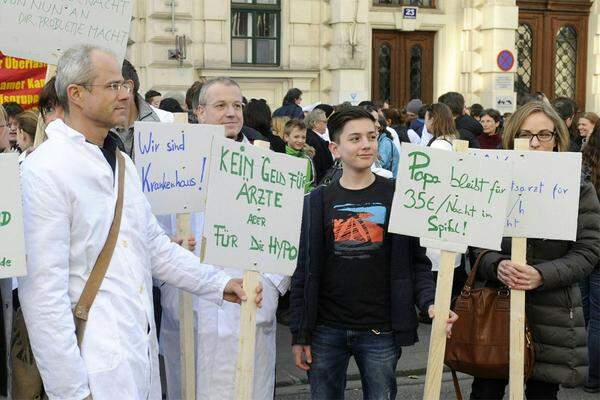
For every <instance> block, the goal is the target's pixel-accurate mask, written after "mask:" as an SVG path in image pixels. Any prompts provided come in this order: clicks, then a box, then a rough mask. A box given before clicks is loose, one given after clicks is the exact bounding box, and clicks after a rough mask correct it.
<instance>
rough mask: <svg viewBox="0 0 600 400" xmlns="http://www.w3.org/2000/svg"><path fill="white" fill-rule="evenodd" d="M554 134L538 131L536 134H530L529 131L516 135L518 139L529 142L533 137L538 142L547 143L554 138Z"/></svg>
mask: <svg viewBox="0 0 600 400" xmlns="http://www.w3.org/2000/svg"><path fill="white" fill-rule="evenodd" d="M554 135H556V133H554V132H552V131H540V132H538V133H531V132H529V131H521V132H519V134H518V135H517V138H519V139H527V140H529V141H530V142H531V140H532V139H533V138H534V137H535V138H536V139H537V140H538V141H539V142H549V141H551V140H552V138H554Z"/></svg>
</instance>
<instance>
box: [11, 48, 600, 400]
mask: <svg viewBox="0 0 600 400" xmlns="http://www.w3.org/2000/svg"><path fill="white" fill-rule="evenodd" d="M139 91H140V81H139V78H138V75H137V72H136V70H135V68H134V66H133V65H132V64H131V63H129V62H128V61H127V60H125V61H124V62H123V64H122V65H119V64H118V63H117V61H116V59H115V57H114V55H112V53H110V52H109V51H106V50H104V49H101V48H97V47H92V46H79V47H76V48H72V49H69V50H67V51H65V53H64V54H63V56H62V57H61V59H60V61H59V64H58V68H57V73H56V76H55V77H53V78H52V79H49V80H48V82H47V83H46V85H45V87H44V88H43V90H42V92H41V94H40V103H39V109H38V110H23V108H22V107H21V106H19V105H18V104H16V103H5V104H3V105H2V106H0V153H11V152H18V153H20V156H19V163H20V167H21V185H22V195H23V206H24V223H25V238H26V248H27V268H28V275H27V276H25V277H22V278H19V279H18V280H17V279H6V280H3V281H2V282H0V288H1V289H2V291H1V295H2V303H3V307H1V310H2V312H3V316H2V318H0V323H2V324H3V326H2V327H1V328H2V329H0V334H1V335H3V338H2V339H3V340H0V343H1V344H2V345H1V346H0V350H1V351H0V357H1V358H2V360H3V361H4V362H2V363H1V365H0V390H1V391H0V395H4V396H10V397H11V398H14V399H22V398H23V399H25V398H43V397H44V396H47V397H48V398H49V399H91V398H94V399H111V400H112V399H114V398H119V399H124V398H127V399H161V398H162V394H161V393H162V392H163V390H161V385H166V390H165V392H166V394H167V399H170V400H173V399H179V398H181V370H180V362H179V359H180V350H179V345H180V343H179V297H178V294H179V290H180V289H181V290H186V291H189V292H191V293H193V294H194V295H195V296H194V305H193V307H194V332H195V337H196V346H195V348H196V354H195V361H196V378H197V389H196V398H198V399H228V398H233V396H234V393H235V369H236V359H237V354H238V334H239V324H240V307H239V305H238V304H237V303H240V302H241V301H245V300H246V292H245V291H244V288H243V287H242V280H241V276H242V271H240V270H235V269H222V268H218V267H215V266H211V265H206V264H201V263H200V261H199V258H198V257H197V255H198V254H199V246H196V240H198V239H199V238H200V237H201V236H202V232H203V225H204V215H203V213H195V214H192V216H191V217H192V218H191V224H192V232H193V235H192V236H191V237H186V238H181V237H178V236H177V229H176V219H175V216H174V215H156V216H155V215H152V213H151V210H150V207H149V205H148V202H147V201H146V200H145V198H144V195H143V193H142V191H141V185H140V183H139V178H138V176H137V171H136V169H135V166H134V163H133V162H134V161H135V149H136V146H135V143H134V142H135V136H134V123H135V122H136V121H154V122H165V123H169V122H173V121H174V116H173V113H180V112H184V113H187V115H188V121H189V123H201V124H217V125H223V126H224V128H225V136H226V137H227V138H228V139H231V140H234V141H237V142H242V143H253V142H254V141H256V140H262V141H267V142H269V144H270V148H271V150H272V151H274V152H278V153H282V154H286V155H288V156H292V157H298V158H301V159H303V160H306V177H307V179H306V182H305V192H306V194H307V195H306V196H305V199H304V209H303V218H302V221H301V223H302V226H301V235H300V245H299V256H298V262H297V268H296V271H295V273H294V275H293V276H292V277H291V278H290V277H285V276H282V275H276V274H266V273H264V274H261V280H260V282H261V283H260V285H259V287H258V288H257V293H258V295H257V300H256V301H257V303H258V305H259V306H260V307H259V309H258V312H257V318H256V323H257V333H256V357H255V377H254V392H253V396H252V398H253V399H272V398H273V396H274V389H275V388H274V384H275V355H276V351H289V350H288V349H281V348H279V349H277V348H276V342H275V338H276V336H275V331H276V329H277V322H281V323H284V324H286V325H289V327H290V329H291V333H292V336H293V342H292V343H291V345H292V347H291V351H292V353H293V356H294V360H295V364H296V366H297V367H298V368H300V369H302V370H305V371H306V372H307V375H308V381H309V384H310V388H311V397H312V398H313V399H341V398H344V391H345V386H346V370H347V368H348V362H349V359H350V358H351V357H354V359H355V360H356V363H357V365H358V367H359V370H360V374H361V381H362V389H363V393H364V397H365V398H369V399H384V398H385V399H389V398H395V396H396V393H397V387H396V376H395V370H396V367H397V364H398V362H399V360H400V358H401V354H402V347H404V346H411V345H413V344H414V343H415V342H416V341H417V340H418V337H417V327H418V324H419V323H431V319H432V318H435V317H436V313H435V306H434V297H435V279H436V271H437V270H438V269H439V264H440V252H439V251H438V250H436V249H429V248H423V247H421V246H420V244H419V239H418V238H414V237H408V236H403V235H397V234H392V233H390V232H388V229H387V227H388V222H389V217H390V210H391V204H392V199H393V196H394V189H395V184H394V179H395V178H396V176H397V175H398V165H399V161H400V159H401V157H402V154H403V152H402V148H403V146H404V144H406V143H412V144H414V145H419V146H424V147H426V146H428V147H433V148H437V149H442V150H448V151H451V150H452V143H453V141H454V140H457V139H460V140H466V141H468V142H469V147H474V148H483V149H512V148H513V144H514V140H515V139H516V138H525V139H529V148H530V150H533V151H556V152H559V151H560V152H562V151H574V152H581V153H582V158H583V165H582V171H581V191H580V192H581V193H580V200H579V216H578V225H577V226H578V229H577V238H576V240H575V241H573V242H567V241H553V240H528V251H527V263H526V264H518V263H515V262H512V261H510V251H511V246H510V239H507V238H505V239H504V240H503V243H502V250H501V251H494V252H486V253H485V255H483V256H482V257H481V265H480V268H479V270H478V279H480V280H481V281H482V282H485V284H486V285H491V286H500V285H505V286H507V287H509V288H512V289H519V290H526V291H527V300H526V309H527V317H528V319H529V324H530V327H531V330H532V336H533V341H534V343H535V350H536V352H535V357H536V363H535V369H534V372H533V375H532V376H531V377H530V378H529V379H528V381H527V382H526V395H527V397H528V398H529V399H556V398H557V393H558V392H559V390H560V385H563V386H568V387H573V386H578V385H583V386H584V388H585V390H587V391H590V392H599V391H600V269H599V265H600V203H599V201H598V198H599V196H600V123H598V121H599V117H598V115H596V114H595V113H593V112H584V111H583V110H580V109H579V107H578V105H577V104H576V103H575V102H574V101H573V100H571V99H568V98H557V99H554V100H552V101H549V100H548V99H547V98H546V97H545V96H543V95H542V94H537V95H531V96H525V97H524V98H523V99H521V101H520V104H519V106H518V108H517V109H516V111H515V112H514V113H512V114H501V113H500V112H499V111H498V110H495V109H493V108H487V109H486V108H484V107H483V106H482V105H480V104H473V105H471V106H470V107H468V106H467V105H466V104H465V99H464V97H463V96H462V95H461V94H460V93H457V92H448V93H445V94H443V95H441V96H440V97H439V98H438V99H437V102H435V103H432V104H425V103H423V102H422V101H421V99H413V100H411V101H410V102H408V103H407V104H405V105H397V106H398V107H394V106H392V105H390V103H389V101H385V102H382V103H379V102H376V101H369V100H364V101H361V102H360V103H359V104H358V105H352V104H350V103H342V104H337V105H329V104H318V105H312V106H310V107H302V94H303V93H302V91H301V90H299V89H297V88H293V89H290V90H289V91H288V92H287V94H286V95H285V97H284V98H283V101H282V104H281V106H280V107H277V108H276V109H275V110H274V111H271V107H270V105H269V104H268V102H267V101H265V100H264V99H255V98H251V99H249V100H248V99H246V98H245V97H244V95H243V93H242V90H241V88H240V86H239V84H238V83H237V82H236V81H235V80H233V79H230V78H226V77H221V78H214V79H211V80H207V81H197V82H194V83H193V84H192V85H191V87H190V88H189V90H188V91H187V93H186V95H185V96H182V95H180V94H177V93H165V95H164V96H163V94H162V93H160V92H158V91H156V90H149V91H148V92H146V93H145V95H142V94H140V93H139ZM273 106H274V105H273ZM273 108H275V107H273ZM121 172H123V173H124V175H123V176H121ZM120 179H124V181H123V182H124V184H123V186H122V187H121V186H120V183H119V182H121V180H120ZM352 220H360V221H361V222H362V223H363V224H364V225H365V226H367V227H368V232H369V238H368V239H365V240H362V241H356V240H354V239H355V238H353V237H349V234H348V229H349V228H348V226H349V225H348V224H349V222H351V221H352ZM240 223H242V221H240ZM298 223H300V221H298ZM113 226H116V229H117V231H116V232H117V233H118V236H116V239H114V243H113V249H112V250H108V262H109V264H108V269H107V270H106V273H105V276H104V278H103V279H102V280H101V284H100V285H99V288H97V289H98V291H97V294H95V299H94V298H92V301H93V305H92V307H91V308H90V309H89V310H86V311H85V313H84V314H85V315H84V316H83V317H84V319H86V320H87V323H86V328H85V334H84V335H83V339H82V340H81V341H78V338H79V336H77V333H79V332H78V331H76V324H75V322H74V318H73V312H74V311H73V309H74V308H75V312H77V310H78V308H77V307H76V305H78V304H79V301H80V297H81V296H82V293H87V291H86V290H87V283H88V280H90V278H89V277H90V274H91V271H92V270H95V269H96V266H97V265H98V263H99V262H100V260H102V258H103V257H106V251H107V250H106V249H107V245H105V243H106V244H108V243H109V241H110V240H109V239H111V238H113V235H112V234H111V232H112V229H113V228H112V227H113ZM184 241H185V242H186V244H187V246H186V247H187V248H188V249H189V250H190V251H191V252H193V253H194V254H195V255H194V254H192V253H190V251H187V250H185V249H184V248H183V247H182V246H181V244H182V243H183V242H184ZM481 250H482V249H470V251H469V255H467V256H462V257H461V256H457V257H456V260H455V267H456V269H455V274H454V277H455V281H454V282H453V289H452V292H453V294H454V295H457V294H458V293H460V290H461V289H462V287H463V285H464V283H465V281H466V277H467V272H468V271H469V269H470V264H471V260H472V259H473V258H474V257H476V256H477V255H478V254H479V253H480V252H481ZM102 255H104V256H102ZM76 317H78V315H77V313H76ZM79 317H80V316H79ZM438 317H440V318H444V319H445V320H446V324H447V335H448V337H451V335H452V325H453V323H454V322H455V321H456V320H457V318H458V317H457V315H456V314H455V313H454V312H450V314H449V315H442V316H438ZM159 354H160V355H161V357H162V358H161V359H162V362H161V363H159ZM162 368H164V372H165V373H164V378H163V379H161V374H160V370H161V369H162ZM506 385H507V381H506V380H498V379H487V378H483V377H477V376H476V377H474V380H473V383H472V391H471V399H501V398H503V396H504V391H505V387H506ZM36 396H39V397H36Z"/></svg>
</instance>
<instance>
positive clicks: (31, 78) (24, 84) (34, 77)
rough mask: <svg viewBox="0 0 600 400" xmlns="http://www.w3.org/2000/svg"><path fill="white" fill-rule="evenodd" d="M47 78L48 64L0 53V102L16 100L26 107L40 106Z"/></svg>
mask: <svg viewBox="0 0 600 400" xmlns="http://www.w3.org/2000/svg"><path fill="white" fill-rule="evenodd" d="M45 79H46V64H44V63H41V62H37V61H32V60H24V59H22V58H16V57H10V56H5V55H3V54H2V53H0V104H2V103H8V102H15V103H19V104H20V105H21V106H22V107H23V108H24V109H28V108H34V107H37V106H38V103H39V99H40V92H41V91H42V89H43V87H44V83H45Z"/></svg>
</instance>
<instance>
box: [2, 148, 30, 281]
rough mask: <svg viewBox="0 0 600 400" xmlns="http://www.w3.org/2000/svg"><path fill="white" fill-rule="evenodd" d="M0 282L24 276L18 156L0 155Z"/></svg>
mask: <svg viewBox="0 0 600 400" xmlns="http://www.w3.org/2000/svg"><path fill="white" fill-rule="evenodd" d="M0 176H1V177H2V179H1V180H2V186H3V192H2V196H0V278H10V277H16V276H24V275H27V267H26V265H25V234H24V230H23V203H22V200H21V186H20V183H19V164H18V154H16V153H13V154H2V155H0Z"/></svg>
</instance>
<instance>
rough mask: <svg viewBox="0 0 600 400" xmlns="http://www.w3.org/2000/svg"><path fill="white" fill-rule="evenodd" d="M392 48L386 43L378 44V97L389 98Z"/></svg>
mask: <svg viewBox="0 0 600 400" xmlns="http://www.w3.org/2000/svg"><path fill="white" fill-rule="evenodd" d="M391 70H392V49H391V48H390V46H389V45H388V44H386V43H384V44H382V45H381V46H379V98H380V99H381V100H389V99H390V94H391V93H390V80H391Z"/></svg>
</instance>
